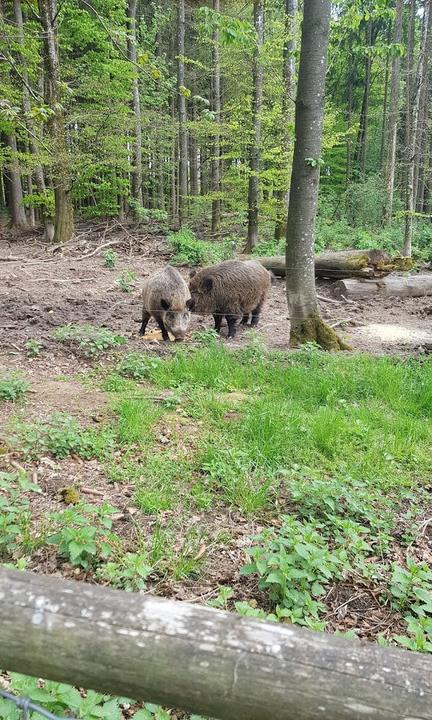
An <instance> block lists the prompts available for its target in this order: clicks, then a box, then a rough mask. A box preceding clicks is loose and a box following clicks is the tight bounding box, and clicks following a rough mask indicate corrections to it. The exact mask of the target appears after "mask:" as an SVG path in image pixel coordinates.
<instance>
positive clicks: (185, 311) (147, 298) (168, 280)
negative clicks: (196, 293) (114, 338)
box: [139, 265, 192, 342]
mask: <svg viewBox="0 0 432 720" xmlns="http://www.w3.org/2000/svg"><path fill="white" fill-rule="evenodd" d="M142 300H143V312H142V325H141V328H140V331H139V334H140V335H144V333H145V331H146V327H147V323H148V321H149V320H150V317H151V316H153V317H154V319H155V320H156V322H157V324H158V325H159V327H160V329H161V331H162V338H163V340H164V341H165V342H166V341H168V340H169V335H168V333H169V332H170V333H171V335H174V338H175V340H176V342H179V341H181V340H184V336H185V334H186V330H187V328H188V325H189V321H190V306H191V304H192V300H191V296H190V292H189V288H188V286H187V284H186V283H185V281H184V280H183V278H182V276H181V275H180V273H179V271H178V270H176V268H173V267H171V266H170V265H167V266H166V267H165V268H164V269H163V270H158V271H157V272H155V273H154V275H152V276H151V277H149V278H148V279H147V280H146V281H145V283H144V287H143V291H142Z"/></svg>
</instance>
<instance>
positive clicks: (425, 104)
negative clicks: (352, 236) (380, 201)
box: [414, 10, 432, 213]
mask: <svg viewBox="0 0 432 720" xmlns="http://www.w3.org/2000/svg"><path fill="white" fill-rule="evenodd" d="M430 12H432V10H430ZM430 32H431V33H432V30H431V31H430ZM428 44H429V49H430V45H431V36H430V35H429V40H428ZM429 49H428V52H427V53H426V61H425V62H426V66H425V77H424V82H423V87H422V90H421V93H420V111H419V129H418V143H417V145H418V152H417V161H416V164H415V170H414V198H415V200H414V206H415V209H416V212H420V213H421V212H422V211H423V196H424V176H425V172H426V168H427V162H428V135H429V132H428V131H429V128H428V120H429V100H430V97H429V82H430V75H429V64H430V51H429Z"/></svg>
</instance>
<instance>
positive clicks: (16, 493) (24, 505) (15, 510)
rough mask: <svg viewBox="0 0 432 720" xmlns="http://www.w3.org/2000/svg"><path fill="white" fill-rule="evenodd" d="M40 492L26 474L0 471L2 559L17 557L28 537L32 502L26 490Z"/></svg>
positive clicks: (0, 549)
mask: <svg viewBox="0 0 432 720" xmlns="http://www.w3.org/2000/svg"><path fill="white" fill-rule="evenodd" d="M29 491H31V492H40V488H39V487H38V486H37V485H35V484H34V483H30V482H29V481H28V480H27V479H26V477H25V475H17V474H16V473H3V472H0V559H1V560H5V559H7V558H9V557H16V555H17V550H18V548H19V547H20V545H22V544H23V542H24V540H25V539H26V538H27V535H28V532H27V531H28V529H29V526H30V504H29V501H28V499H27V498H26V497H24V496H23V493H24V492H29Z"/></svg>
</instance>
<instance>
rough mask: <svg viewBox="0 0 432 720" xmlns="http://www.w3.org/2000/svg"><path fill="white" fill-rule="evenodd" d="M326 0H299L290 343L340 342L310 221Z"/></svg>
mask: <svg viewBox="0 0 432 720" xmlns="http://www.w3.org/2000/svg"><path fill="white" fill-rule="evenodd" d="M329 26H330V0H304V14H303V23H302V36H301V51H300V68H299V76H298V84H297V98H296V113H295V144H294V158H293V167H292V174H291V186H290V188H291V189H290V203H289V210H288V223H287V236H286V237H287V244H286V289H287V300H288V308H289V315H290V322H291V333H290V342H291V344H292V345H298V344H301V343H304V342H307V341H315V342H317V343H319V344H320V345H321V346H322V347H323V348H325V349H332V350H339V349H341V348H343V347H344V345H343V343H342V342H341V341H340V340H339V338H338V336H337V335H336V333H335V332H334V330H332V329H331V328H329V327H328V326H327V325H325V323H324V322H323V320H322V319H321V317H320V314H319V309H318V300H317V295H316V288H315V254H314V243H315V221H316V213H317V206H318V190H319V176H320V165H321V162H322V161H321V146H322V134H323V119H324V89H325V76H326V60H327V46H328V39H329Z"/></svg>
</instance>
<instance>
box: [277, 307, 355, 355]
mask: <svg viewBox="0 0 432 720" xmlns="http://www.w3.org/2000/svg"><path fill="white" fill-rule="evenodd" d="M307 342H316V343H317V344H318V345H320V347H322V348H323V350H333V351H336V352H337V351H339V350H351V347H350V346H349V345H347V344H346V343H344V341H343V340H341V338H340V337H339V336H338V334H337V333H335V331H334V330H333V329H332V328H331V327H330V326H329V325H326V323H325V322H324V321H323V320H322V318H321V317H320V316H319V315H318V313H317V314H315V315H312V316H311V317H309V318H307V319H305V320H300V321H299V322H297V323H295V324H292V325H291V333H290V346H291V347H299V346H300V345H303V344H304V343H307Z"/></svg>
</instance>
